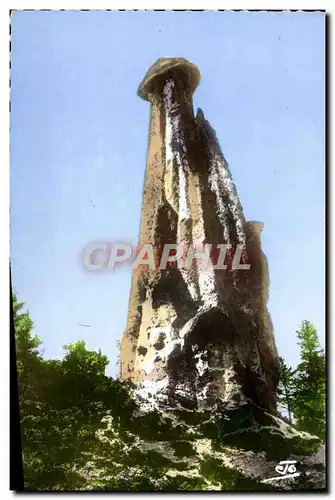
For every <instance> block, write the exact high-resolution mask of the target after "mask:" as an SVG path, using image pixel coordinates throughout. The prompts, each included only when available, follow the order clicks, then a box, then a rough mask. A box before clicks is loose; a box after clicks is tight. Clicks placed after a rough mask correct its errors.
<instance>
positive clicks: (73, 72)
mask: <svg viewBox="0 0 335 500" xmlns="http://www.w3.org/2000/svg"><path fill="white" fill-rule="evenodd" d="M324 23H325V16H324V14H323V13H287V12H286V13H285V12H283V13H256V12H185V13H184V12H167V13H166V12H93V11H91V12H71V11H69V12H14V13H13V15H12V72H11V82H12V87H11V101H12V113H11V263H12V281H13V286H14V289H15V290H16V292H17V294H18V298H19V300H22V301H25V302H26V306H27V308H28V309H29V311H30V314H31V317H32V319H33V321H34V323H35V331H36V333H37V334H38V335H39V336H40V338H41V339H42V341H43V348H44V356H45V357H46V358H49V357H50V358H57V357H60V356H62V354H63V352H64V351H63V349H62V346H63V345H64V344H68V343H70V342H74V341H76V340H81V339H84V340H85V341H86V343H87V347H88V348H89V349H94V350H98V349H101V350H102V352H103V353H104V354H106V355H107V356H108V358H109V360H110V365H109V367H108V370H107V373H109V374H112V375H115V374H116V362H117V357H118V350H117V339H118V338H119V337H120V335H121V334H122V332H123V330H124V328H125V325H126V318H127V308H128V298H129V287H130V276H131V274H130V269H129V268H124V269H121V270H118V271H114V272H105V273H94V272H93V273H92V272H91V273H90V272H88V271H87V270H85V268H84V266H83V264H82V251H83V248H84V247H85V246H86V245H87V244H88V243H91V242H93V241H103V242H112V241H118V242H127V241H129V242H132V243H134V244H136V243H137V237H138V229H139V219H140V208H141V198H142V188H143V177H144V169H145V163H146V150H147V140H148V123H149V103H147V102H145V101H143V100H141V99H140V98H139V97H137V95H136V90H137V86H138V84H139V83H140V82H141V80H142V78H143V76H144V74H145V73H146V71H147V69H148V68H149V66H151V64H153V63H154V62H155V61H156V60H157V59H158V58H159V57H166V56H180V57H185V58H187V59H189V60H190V61H191V62H193V63H195V64H197V65H198V67H199V68H200V71H201V73H202V82H201V84H200V86H199V88H198V89H197V91H196V93H195V95H194V105H195V108H196V107H197V106H199V107H201V108H202V109H203V110H204V112H205V116H206V118H207V119H208V120H209V121H210V122H211V124H212V126H213V127H214V129H215V130H216V132H217V135H218V137H219V140H220V144H221V148H222V150H223V152H224V154H225V156H226V158H227V160H228V163H229V165H230V168H231V172H232V175H233V178H234V181H235V183H236V186H237V189H238V193H239V196H240V199H241V203H242V206H243V208H244V212H245V216H246V218H247V219H249V220H260V221H263V222H264V230H263V239H262V241H263V248H264V252H265V254H266V255H267V258H268V261H269V268H270V279H271V286H270V301H269V310H270V313H271V316H272V320H273V323H274V327H275V335H276V341H277V346H278V350H279V353H280V354H281V355H282V356H283V357H284V358H286V360H287V361H288V362H289V363H290V364H292V365H295V364H296V363H297V362H298V360H299V350H298V347H297V345H296V337H295V331H296V330H297V329H298V327H299V325H300V323H301V321H302V320H303V319H309V320H310V321H312V322H313V323H314V324H315V326H316V327H317V329H318V331H319V334H320V338H321V342H322V344H323V345H324V323H325V315H324V301H325V296H324V287H325V286H324V278H325V270H324V266H325V260H324V252H325V242H324V237H325V221H324V210H325V208H324V203H325V152H324V141H325V117H324V114H325V110H324V100H325V93H324V83H325V67H324V43H325V32H324ZM78 323H79V324H89V325H91V327H90V328H83V327H80V326H78Z"/></svg>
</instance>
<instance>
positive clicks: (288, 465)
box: [261, 460, 300, 483]
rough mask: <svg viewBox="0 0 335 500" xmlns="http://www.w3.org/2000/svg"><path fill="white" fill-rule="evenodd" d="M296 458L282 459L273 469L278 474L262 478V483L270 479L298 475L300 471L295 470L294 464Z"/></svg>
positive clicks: (275, 479) (274, 479)
mask: <svg viewBox="0 0 335 500" xmlns="http://www.w3.org/2000/svg"><path fill="white" fill-rule="evenodd" d="M296 463H297V461H296V460H282V461H281V462H279V464H278V465H276V467H275V471H276V472H278V474H280V476H274V477H269V479H263V481H261V482H262V483H268V482H270V481H279V480H281V479H289V478H291V477H298V476H300V472H297V469H296V466H295V464H296Z"/></svg>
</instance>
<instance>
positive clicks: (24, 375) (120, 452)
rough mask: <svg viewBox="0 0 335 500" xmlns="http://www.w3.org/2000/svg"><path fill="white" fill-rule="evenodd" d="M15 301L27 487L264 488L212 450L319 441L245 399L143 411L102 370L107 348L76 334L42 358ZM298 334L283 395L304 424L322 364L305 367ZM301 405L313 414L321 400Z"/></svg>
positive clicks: (279, 451)
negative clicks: (295, 359) (57, 354)
mask: <svg viewBox="0 0 335 500" xmlns="http://www.w3.org/2000/svg"><path fill="white" fill-rule="evenodd" d="M23 305H24V304H23V303H19V302H18V300H17V297H16V295H14V297H13V306H14V327H15V342H16V353H17V372H18V380H19V393H20V417H21V432H22V446H23V461H24V480H25V489H26V490H27V491H36V490H42V491H50V490H52V491H57V490H90V489H93V490H101V491H106V490H109V491H110V490H116V491H154V490H164V491H185V490H186V491H189V490H193V491H198V490H202V489H210V486H209V485H212V486H213V487H215V488H216V489H233V490H240V491H260V490H262V489H265V490H266V489H267V490H271V487H270V486H265V485H261V484H260V483H259V481H257V480H254V479H250V478H246V477H244V476H243V475H242V474H241V473H240V472H238V471H237V470H232V469H229V468H227V467H226V466H224V465H223V464H222V463H221V461H220V460H219V461H218V459H217V456H218V455H217V454H218V453H221V454H222V453H225V456H226V457H229V456H230V455H233V454H234V453H235V451H234V450H236V447H238V448H239V449H240V450H241V453H246V454H248V453H251V452H257V451H266V453H270V454H271V459H281V458H287V454H288V453H289V452H295V453H304V452H306V451H308V452H310V451H311V450H314V449H315V448H316V447H317V446H318V443H319V441H318V440H317V439H316V438H312V437H311V436H309V435H306V436H305V435H303V434H299V432H295V433H294V432H293V433H291V435H290V436H289V435H288V434H289V433H287V434H286V427H285V425H286V424H280V425H278V423H277V422H276V420H275V418H274V417H272V416H271V415H267V414H265V413H264V414H263V413H262V412H261V411H260V410H259V409H257V408H252V407H249V406H246V407H245V408H239V409H237V410H234V411H230V412H228V411H224V410H223V409H218V410H217V412H216V413H213V412H212V413H211V412H209V411H208V412H199V413H197V412H188V411H183V410H180V411H175V412H174V414H171V415H170V416H167V415H162V414H161V413H159V412H157V411H154V410H153V411H151V412H146V413H143V412H141V411H140V408H139V406H138V404H137V403H136V402H135V401H134V399H133V397H132V396H131V394H132V393H131V386H130V385H129V384H127V383H125V382H122V381H120V380H114V379H112V378H111V377H108V376H106V375H105V370H106V366H107V364H108V359H107V357H106V356H104V355H103V354H102V353H101V351H99V352H95V351H89V350H88V349H87V348H86V345H85V343H84V342H83V341H78V342H75V343H73V344H69V345H66V346H64V349H65V355H64V357H63V359H61V360H45V359H43V357H42V355H41V352H40V350H39V348H40V346H41V341H40V339H39V338H38V336H36V335H34V334H33V322H32V320H31V319H30V316H29V313H28V312H23ZM307 326H308V325H307ZM306 328H307V327H306ZM306 328H305V329H306ZM299 339H300V342H301V346H302V347H301V348H302V349H303V353H304V354H303V356H302V363H301V366H300V365H299V366H300V371H299V372H297V373H298V374H299V376H298V375H295V379H294V380H295V381H296V386H295V392H294V393H293V392H292V394H291V393H290V397H291V396H292V398H293V396H294V398H296V399H295V400H294V401H293V399H294V398H293V399H292V401H291V399H290V403H289V404H290V405H291V406H292V412H294V415H295V417H296V419H297V425H299V426H300V427H299V428H306V427H307V426H308V425H310V424H308V423H307V422H306V421H305V420H304V418H305V417H304V414H303V413H299V408H303V404H304V401H306V397H307V396H306V394H307V393H306V384H307V383H309V384H311V387H313V388H314V387H315V384H316V383H317V380H319V379H318V376H320V373H321V372H320V371H322V370H321V364H319V365H318V366H319V371H318V372H314V371H312V370H311V366H310V364H311V362H312V359H314V358H313V356H314V355H315V349H316V343H315V338H314V340H313V335H312V334H311V330H310V329H308V328H307V333H306V332H305V330H304V332H302V333H301V338H300V337H299ZM318 355H320V356H321V354H320V353H319V354H318ZM318 363H319V360H318ZM283 367H284V365H283ZM285 373H289V376H287V377H286V379H285V380H286V385H287V387H288V386H289V384H288V381H291V378H290V377H291V371H288V372H285ZM304 376H305V378H304ZM313 377H314V378H313ZM290 383H291V382H290ZM313 384H314V385H313ZM290 390H291V389H290ZM304 397H305V400H304ZM320 398H321V396H320ZM320 398H319V399H320ZM319 399H318V401H319ZM299 405H300V406H299ZM306 408H308V411H310V412H312V411H314V413H315V414H316V415H319V413H317V410H318V411H319V407H317V406H313V405H312V404H311V405H310V406H308V405H307V406H306ZM237 428H238V431H239V432H238V433H236V432H235V431H236V429H237ZM250 428H252V432H251V431H250ZM199 440H200V442H204V441H205V442H208V443H211V446H209V451H207V453H208V455H207V458H206V459H205V460H204V458H201V457H200V458H199V454H198V451H197V442H199ZM231 447H232V448H231ZM222 450H223V451H222ZM292 450H293V451H292ZM192 464H193V465H192ZM194 464H197V465H196V466H195V465H194ZM214 466H215V467H214Z"/></svg>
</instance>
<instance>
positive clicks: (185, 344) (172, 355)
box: [120, 58, 278, 412]
mask: <svg viewBox="0 0 335 500" xmlns="http://www.w3.org/2000/svg"><path fill="white" fill-rule="evenodd" d="M199 82H200V72H199V70H198V68H197V67H196V66H194V65H193V64H191V63H189V62H188V61H186V60H185V59H181V58H162V59H159V60H158V61H157V62H156V63H155V64H154V65H153V66H152V67H151V68H150V69H149V71H148V73H147V75H146V76H145V78H144V80H143V82H142V83H141V85H140V87H139V89H138V94H139V96H140V97H142V98H143V99H145V100H148V101H150V103H151V118H150V134H149V147H148V159H147V168H146V174H145V181H144V191H143V204H142V211H141V225H140V237H139V246H140V247H141V246H142V245H145V244H151V245H153V247H154V249H155V259H156V263H157V265H156V268H155V269H150V268H149V267H148V266H141V267H139V268H138V269H135V270H134V271H133V277H132V285H131V292H130V301H129V312H128V321H127V327H126V330H125V332H124V334H123V336H122V340H121V356H120V361H121V378H122V379H132V380H133V381H134V382H136V383H138V388H139V389H138V390H139V392H140V393H141V395H142V396H143V397H144V398H145V399H146V400H147V401H152V404H153V405H156V406H157V405H162V406H164V407H179V406H181V407H184V408H189V409H203V408H208V407H211V406H212V405H213V404H214V402H215V401H217V399H218V398H219V399H220V400H221V401H223V402H224V403H225V404H226V405H228V406H229V405H230V406H231V407H234V406H238V405H240V404H242V403H244V402H245V401H246V400H251V401H253V402H254V403H256V404H257V405H258V406H261V407H263V408H265V409H266V410H268V411H270V412H274V411H275V405H276V397H275V394H276V387H277V382H278V356H277V350H276V346H275V340H274V335H273V328H272V324H271V319H270V316H269V313H268V311H267V300H268V269H267V261H266V257H265V256H264V254H263V252H262V250H261V241H260V233H261V230H262V224H261V223H258V222H247V221H246V220H245V217H244V215H243V210H242V207H241V203H240V201H239V198H238V194H237V191H236V187H235V185H234V183H233V180H232V177H231V173H230V171H229V168H228V165H227V162H226V160H225V158H224V156H223V154H222V152H221V149H220V146H219V144H218V141H217V138H216V135H215V132H214V130H213V129H212V128H211V126H210V124H209V122H208V121H207V120H206V119H205V117H204V114H203V112H202V111H201V110H198V112H197V114H196V116H195V115H194V111H193V103H192V94H193V92H194V90H195V89H196V87H197V86H198V84H199ZM176 243H179V244H184V245H185V246H189V245H193V246H194V247H195V248H200V247H202V246H203V245H206V244H207V245H208V244H209V245H212V249H216V248H217V245H222V244H228V245H231V247H230V250H228V252H227V255H226V258H225V260H224V264H225V265H226V266H227V268H226V269H216V268H215V263H217V260H216V261H215V258H216V259H217V257H218V255H217V254H215V255H216V257H215V256H214V257H213V253H212V254H211V258H212V261H211V260H209V263H208V265H207V266H205V267H204V266H203V265H202V264H201V262H200V261H199V260H198V261H196V260H194V261H193V265H192V267H191V268H190V269H185V268H180V267H178V266H176V265H170V266H169V267H167V268H166V269H160V268H159V263H160V262H161V258H162V255H163V249H164V245H165V244H176ZM238 245H243V247H242V248H243V251H241V255H240V257H239V259H238V262H239V263H240V264H241V266H242V267H243V266H244V267H245V268H244V269H232V262H233V257H234V256H235V257H236V253H237V252H236V249H237V248H238ZM212 262H213V263H214V266H213V264H212Z"/></svg>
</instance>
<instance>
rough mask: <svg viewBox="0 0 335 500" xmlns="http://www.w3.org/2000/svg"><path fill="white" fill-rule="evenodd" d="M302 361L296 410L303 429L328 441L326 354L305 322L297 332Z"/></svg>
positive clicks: (298, 369) (294, 405) (296, 374)
mask: <svg viewBox="0 0 335 500" xmlns="http://www.w3.org/2000/svg"><path fill="white" fill-rule="evenodd" d="M297 336H298V339H299V342H298V343H299V346H300V357H301V362H300V363H299V365H298V366H297V368H296V370H295V392H294V399H293V411H294V414H295V417H296V425H297V427H298V428H299V429H301V430H305V431H307V432H310V433H311V434H315V435H317V436H319V437H320V439H322V440H323V441H324V440H325V428H326V370H325V353H324V349H322V348H321V346H320V342H319V339H318V335H317V331H316V329H315V327H314V326H313V325H312V323H310V322H309V321H303V322H302V324H301V328H300V330H299V331H298V332H297Z"/></svg>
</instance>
